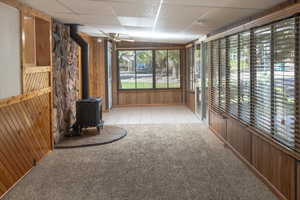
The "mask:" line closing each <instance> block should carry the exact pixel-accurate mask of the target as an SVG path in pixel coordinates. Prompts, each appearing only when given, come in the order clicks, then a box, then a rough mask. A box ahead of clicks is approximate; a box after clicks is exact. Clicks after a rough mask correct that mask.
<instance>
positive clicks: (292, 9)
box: [205, 3, 300, 42]
mask: <svg viewBox="0 0 300 200" xmlns="http://www.w3.org/2000/svg"><path fill="white" fill-rule="evenodd" d="M299 12H300V3H296V4H294V5H292V6H289V7H286V8H283V9H281V10H278V11H276V12H274V13H271V14H269V15H266V16H264V17H261V18H258V19H256V20H253V21H251V22H248V23H245V24H243V25H240V26H237V27H235V28H232V29H230V30H227V31H224V32H222V33H219V34H216V35H213V36H210V37H208V38H207V39H206V40H205V42H209V41H212V40H216V39H219V38H223V37H226V36H228V35H232V34H235V33H239V32H242V31H246V30H249V29H251V28H255V27H259V26H263V25H266V24H268V23H271V22H274V21H278V20H281V19H284V18H287V17H290V16H293V15H295V14H298V13H299Z"/></svg>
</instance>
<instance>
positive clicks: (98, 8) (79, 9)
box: [51, 0, 113, 15]
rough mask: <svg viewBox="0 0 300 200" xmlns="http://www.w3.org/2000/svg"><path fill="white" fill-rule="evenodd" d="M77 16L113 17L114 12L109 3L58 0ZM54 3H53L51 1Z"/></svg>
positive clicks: (86, 0) (84, 0)
mask: <svg viewBox="0 0 300 200" xmlns="http://www.w3.org/2000/svg"><path fill="white" fill-rule="evenodd" d="M57 1H58V2H60V3H61V4H63V5H65V6H66V7H68V8H70V9H71V10H72V11H74V12H75V13H77V14H88V15H92V14H96V15H113V10H112V7H111V5H110V3H108V2H102V1H89V0H57ZM51 2H52V1H51Z"/></svg>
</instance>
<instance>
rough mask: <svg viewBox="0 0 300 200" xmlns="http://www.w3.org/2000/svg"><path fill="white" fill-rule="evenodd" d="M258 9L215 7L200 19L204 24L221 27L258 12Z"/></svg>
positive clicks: (216, 27)
mask: <svg viewBox="0 0 300 200" xmlns="http://www.w3.org/2000/svg"><path fill="white" fill-rule="evenodd" d="M257 12H259V11H257V10H256V9H233V8H231V9H229V8H222V9H221V8H215V9H211V10H210V11H209V12H207V13H206V14H205V15H203V16H202V17H201V18H200V20H202V21H203V25H204V26H209V27H214V29H218V28H221V27H223V26H226V25H228V24H231V23H234V22H236V21H239V20H241V19H244V18H246V17H248V16H251V15H253V14H256V13H257Z"/></svg>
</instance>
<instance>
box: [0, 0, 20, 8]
mask: <svg viewBox="0 0 300 200" xmlns="http://www.w3.org/2000/svg"><path fill="white" fill-rule="evenodd" d="M0 2H1V3H4V4H7V5H9V6H12V7H14V8H17V9H21V8H22V7H23V6H24V5H23V4H22V3H20V2H18V1H17V0H0Z"/></svg>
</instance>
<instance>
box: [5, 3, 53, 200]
mask: <svg viewBox="0 0 300 200" xmlns="http://www.w3.org/2000/svg"><path fill="white" fill-rule="evenodd" d="M0 2H4V3H7V4H8V5H10V6H13V7H15V8H17V9H19V10H20V12H21V18H22V20H21V27H20V31H22V34H21V35H23V41H22V44H21V46H22V49H21V51H22V78H23V81H22V88H23V93H22V94H21V95H19V96H16V97H10V98H7V99H1V100H0V198H1V196H2V195H4V194H5V193H6V192H7V191H8V190H9V189H10V188H11V187H12V186H13V185H14V184H15V183H16V182H17V181H18V180H20V179H21V178H22V177H23V176H24V175H25V174H26V173H27V172H28V171H29V170H30V169H31V168H32V167H33V166H35V165H36V163H37V162H38V161H39V160H40V159H42V158H43V157H44V156H45V155H46V154H47V153H48V152H49V151H51V150H52V148H53V136H52V56H51V49H52V38H51V31H52V30H51V26H52V20H51V18H50V17H49V16H47V15H45V14H43V13H41V12H39V11H36V10H33V9H31V8H29V7H27V6H25V5H23V4H21V3H19V2H17V1H15V0H9V1H8V0H0ZM28 16H29V17H28ZM25 19H28V20H25ZM16 40H20V41H21V38H16ZM26 41H27V42H26ZM8 67H9V66H8ZM20 67H21V66H20Z"/></svg>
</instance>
